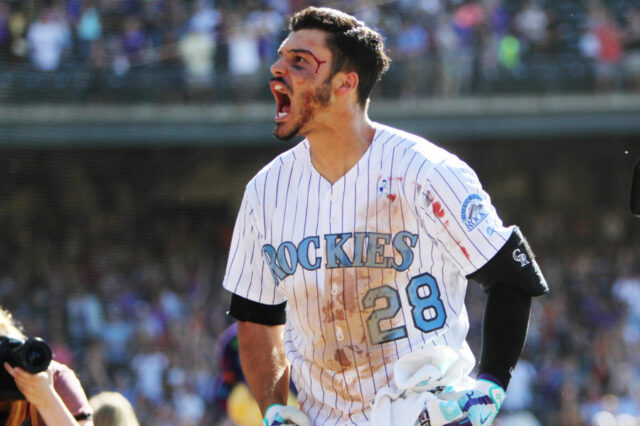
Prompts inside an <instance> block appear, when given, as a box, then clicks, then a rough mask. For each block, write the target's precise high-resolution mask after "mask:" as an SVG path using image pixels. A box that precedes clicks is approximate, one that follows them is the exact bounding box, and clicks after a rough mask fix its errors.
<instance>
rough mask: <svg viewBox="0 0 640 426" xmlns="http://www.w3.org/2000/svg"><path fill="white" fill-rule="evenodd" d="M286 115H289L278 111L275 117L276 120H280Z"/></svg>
mask: <svg viewBox="0 0 640 426" xmlns="http://www.w3.org/2000/svg"><path fill="white" fill-rule="evenodd" d="M287 115H289V113H288V112H282V111H280V112H279V113H278V115H277V116H276V117H278V118H282V117H285V116H287Z"/></svg>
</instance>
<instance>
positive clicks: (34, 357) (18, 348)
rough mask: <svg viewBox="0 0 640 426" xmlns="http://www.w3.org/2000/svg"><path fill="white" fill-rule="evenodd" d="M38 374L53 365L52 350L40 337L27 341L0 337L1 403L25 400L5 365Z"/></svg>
mask: <svg viewBox="0 0 640 426" xmlns="http://www.w3.org/2000/svg"><path fill="white" fill-rule="evenodd" d="M5 362H7V363H9V365H10V366H12V367H20V368H22V369H23V370H25V371H27V372H29V373H31V374H36V373H39V372H41V371H45V370H46V369H47V368H49V364H50V363H51V348H49V345H48V344H47V342H45V341H44V340H42V339H41V338H39V337H30V338H28V339H27V340H20V339H16V338H15V337H8V336H0V401H7V400H17V399H24V395H22V392H20V391H19V390H18V387H17V386H16V383H15V381H14V380H13V377H12V376H11V375H10V374H9V373H8V372H7V370H6V369H5V368H4V363H5Z"/></svg>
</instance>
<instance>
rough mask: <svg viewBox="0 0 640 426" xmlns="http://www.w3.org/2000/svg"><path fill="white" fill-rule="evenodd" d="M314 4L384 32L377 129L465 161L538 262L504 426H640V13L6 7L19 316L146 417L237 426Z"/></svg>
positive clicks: (474, 330) (376, 5) (477, 1)
mask: <svg viewBox="0 0 640 426" xmlns="http://www.w3.org/2000/svg"><path fill="white" fill-rule="evenodd" d="M310 4H314V5H328V6H333V7H338V8H341V9H343V10H345V11H347V12H350V13H354V14H355V15H356V16H358V17H359V18H360V19H362V20H364V21H365V22H366V23H367V24H368V25H370V26H372V27H374V28H376V29H377V30H378V31H379V32H381V33H382V34H383V35H384V37H385V40H386V45H387V47H388V50H389V54H390V56H391V58H392V59H393V64H392V66H391V69H390V71H389V72H388V74H387V75H386V76H385V78H384V79H383V81H382V83H381V84H380V85H379V86H378V87H377V88H376V90H375V92H374V96H373V100H372V106H371V109H370V116H371V117H372V119H374V120H376V121H381V122H384V123H387V124H390V125H393V126H397V127H400V128H403V129H405V130H408V131H412V132H415V133H418V134H420V135H422V136H424V137H426V138H428V139H430V140H432V141H434V142H436V143H438V144H440V145H442V146H444V147H446V148H447V149H449V150H451V151H452V152H454V153H456V154H458V155H459V156H461V157H462V158H463V159H464V160H465V161H467V162H468V163H469V164H470V165H471V166H472V167H473V168H474V169H475V170H476V171H477V173H478V175H479V177H480V179H481V180H482V182H483V183H484V185H485V187H486V188H487V190H488V191H489V193H490V194H491V195H492V199H493V202H494V204H495V205H496V206H497V208H498V211H499V212H500V214H501V216H502V218H503V219H504V221H505V222H506V223H508V224H513V223H517V224H519V225H520V226H521V228H522V229H523V231H524V233H525V235H527V236H528V237H529V239H530V241H531V244H532V246H533V248H534V250H535V251H536V253H537V255H538V259H539V263H540V264H541V266H542V269H543V271H544V272H545V275H546V277H547V280H548V281H549V284H550V287H551V294H550V295H549V296H546V297H544V298H541V299H539V300H536V301H535V303H534V306H533V314H532V318H531V325H530V330H529V337H528V342H527V346H526V349H525V352H524V354H523V357H522V360H521V362H520V363H519V364H518V367H517V368H516V371H515V372H514V378H513V380H512V382H511V385H510V388H509V392H508V394H507V399H506V402H505V405H504V407H503V410H502V413H501V415H500V416H499V418H498V420H497V421H496V425H498V424H500V425H501V426H507V425H509V426H511V425H515V426H520V425H522V426H528V425H558V426H578V425H600V426H605V425H606V426H609V425H611V426H615V425H619V426H622V425H624V426H630V425H640V225H639V223H640V222H638V221H640V218H634V217H633V216H632V215H631V213H630V211H629V190H630V184H631V172H632V167H633V164H634V162H635V161H636V160H637V159H639V158H640V0H594V1H581V0H528V1H525V0H457V1H456V0H447V1H445V0H441V1H438V0H397V1H377V2H376V1H365V0H360V1H336V2H310V1H306V0H289V1H287V0H254V1H248V0H247V1H231V0H226V1H223V0H215V1H214V0H195V1H193V0H58V1H51V0H48V1H47V0H0V305H2V306H4V307H6V308H8V309H9V310H11V311H12V312H13V313H14V314H15V316H16V317H17V318H18V319H19V320H21V321H22V323H23V325H24V327H25V331H26V332H27V335H39V336H42V337H44V338H45V339H46V340H47V341H49V342H50V344H51V345H52V347H53V349H54V353H55V356H56V358H57V359H58V360H60V361H62V362H64V363H66V364H68V365H70V366H71V367H72V368H73V369H74V370H75V371H76V373H77V374H78V376H79V377H80V379H81V381H82V383H83V385H84V388H85V390H86V391H87V394H88V395H89V396H91V395H93V394H95V393H97V392H99V391H101V390H117V391H119V392H121V393H123V394H124V395H125V396H126V397H127V398H128V399H129V400H130V401H131V402H132V403H133V404H134V407H135V409H136V412H137V414H138V417H139V419H140V421H141V423H142V424H143V425H149V426H155V425H158V426H169V425H179V426H188V425H223V424H224V425H228V424H229V422H228V420H225V406H224V403H223V402H222V401H223V398H224V395H221V391H220V388H219V387H218V386H217V383H219V381H220V380H221V378H220V376H219V372H220V361H219V356H218V355H219V354H218V350H217V347H216V343H217V339H218V337H219V336H220V334H221V332H222V331H223V330H224V329H225V328H226V327H227V326H228V325H229V324H231V320H230V318H228V317H227V316H226V315H225V311H226V309H227V306H228V300H229V295H228V294H227V293H225V292H224V291H223V290H222V289H221V280H222V275H223V273H224V267H225V264H226V256H227V249H228V245H229V240H230V235H231V231H232V227H233V223H234V220H235V213H236V211H237V208H238V206H239V202H240V198H241V196H242V193H243V189H244V184H245V183H246V182H247V181H248V179H249V178H250V177H251V176H252V175H253V174H254V173H255V172H257V171H258V170H259V169H260V168H261V167H262V165H263V164H264V163H266V162H267V161H269V160H270V159H271V158H272V157H273V156H275V155H277V154H278V153H279V152H281V151H283V150H285V149H288V148H289V147H290V146H291V143H283V142H279V141H277V140H275V139H274V138H273V137H272V135H271V133H272V127H273V126H272V124H271V121H272V117H273V115H274V112H275V110H274V106H273V104H272V102H271V95H270V93H269V90H268V86H267V81H268V78H269V65H270V64H271V63H272V62H273V60H274V58H275V57H276V54H275V52H276V49H277V47H278V45H279V43H280V42H281V41H282V39H283V38H284V36H285V34H286V18H287V16H288V15H289V14H290V13H291V12H294V11H297V10H300V9H301V8H303V7H305V6H307V5H310ZM469 288H470V291H469V295H468V308H469V312H470V315H471V329H470V333H469V340H470V343H471V344H472V346H473V347H474V349H475V350H476V353H477V350H478V348H479V344H480V326H481V315H482V309H483V300H484V296H483V294H482V292H481V291H480V290H479V288H478V286H476V284H475V283H471V284H470V286H469Z"/></svg>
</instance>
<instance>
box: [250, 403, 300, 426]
mask: <svg viewBox="0 0 640 426" xmlns="http://www.w3.org/2000/svg"><path fill="white" fill-rule="evenodd" d="M262 424H263V425H264V426H280V425H297V426H311V421H310V420H309V417H307V416H306V414H304V413H303V412H302V411H300V410H299V409H297V408H296V407H294V406H291V405H287V406H285V405H281V404H273V405H271V406H270V407H269V408H267V411H266V413H265V416H264V420H263V421H262Z"/></svg>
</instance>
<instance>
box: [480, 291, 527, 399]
mask: <svg viewBox="0 0 640 426" xmlns="http://www.w3.org/2000/svg"><path fill="white" fill-rule="evenodd" d="M530 311H531V297H530V296H528V295H526V294H524V293H523V292H522V291H520V290H518V289H516V288H514V287H509V286H505V285H497V286H494V287H493V288H492V289H491V290H490V291H489V295H488V297H487V305H486V307H485V313H484V323H483V330H482V354H481V356H480V365H479V373H480V374H490V375H492V376H493V377H495V378H497V379H498V381H499V382H501V383H498V384H500V385H502V387H504V388H505V389H506V388H507V386H508V385H509V380H510V379H511V372H512V371H513V368H514V367H515V365H516V363H517V362H518V358H519V357H520V354H521V353H522V349H523V348H524V344H525V341H526V337H527V328H528V325H529V314H530Z"/></svg>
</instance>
